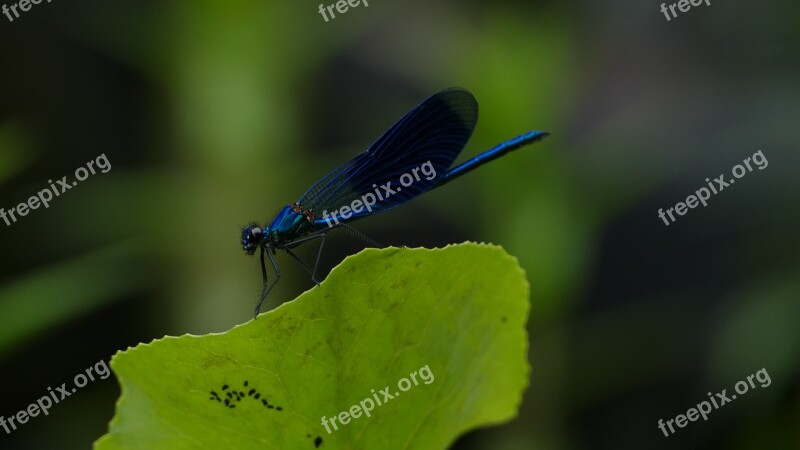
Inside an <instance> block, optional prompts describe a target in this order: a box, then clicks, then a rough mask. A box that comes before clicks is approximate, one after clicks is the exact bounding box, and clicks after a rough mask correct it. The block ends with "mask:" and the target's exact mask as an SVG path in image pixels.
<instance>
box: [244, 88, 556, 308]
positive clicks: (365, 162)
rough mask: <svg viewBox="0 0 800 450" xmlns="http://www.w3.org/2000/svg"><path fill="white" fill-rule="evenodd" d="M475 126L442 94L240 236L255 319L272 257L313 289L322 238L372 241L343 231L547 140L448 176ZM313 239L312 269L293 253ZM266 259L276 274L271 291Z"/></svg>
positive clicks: (463, 97)
mask: <svg viewBox="0 0 800 450" xmlns="http://www.w3.org/2000/svg"><path fill="white" fill-rule="evenodd" d="M477 121H478V102H477V101H476V100H475V97H473V96H472V94H471V93H469V91H467V90H465V89H460V88H449V89H445V90H443V91H440V92H438V93H436V94H434V95H432V96H430V97H429V98H428V99H427V100H425V101H424V102H422V103H421V104H419V105H418V106H417V107H415V108H414V109H412V110H411V111H409V112H408V113H406V115H404V116H403V117H402V118H401V119H400V120H399V121H397V123H395V124H394V125H392V127H391V128H389V130H388V131H386V132H385V133H383V135H382V136H381V137H379V138H378V140H377V141H375V142H374V143H373V144H372V145H370V147H369V148H368V149H367V150H366V151H364V152H363V153H361V154H359V155H356V156H355V157H354V158H353V159H351V160H350V161H348V162H346V163H344V164H342V165H341V166H339V167H337V168H336V169H334V170H333V171H331V172H329V173H328V174H327V175H325V176H324V177H322V178H321V179H320V180H319V181H317V182H316V183H314V185H313V186H311V187H310V188H309V189H308V190H307V191H306V192H305V194H303V196H302V197H300V199H299V200H297V201H296V202H294V203H292V204H291V205H288V206H286V207H284V208H283V209H282V210H281V211H280V212H279V213H278V215H277V216H276V217H275V219H273V220H272V223H271V224H269V225H268V226H265V227H259V226H258V225H255V224H254V225H250V226H248V227H246V228H243V229H242V246H243V247H244V251H245V253H247V254H248V255H253V254H254V253H255V252H256V250H258V249H260V251H261V275H262V281H263V287H262V290H261V296H260V298H259V300H258V304H257V305H256V308H255V315H256V316H257V315H258V312H259V310H260V309H261V305H262V304H263V303H264V300H265V299H266V298H267V295H268V294H269V292H270V291H271V290H272V288H274V287H275V285H276V284H277V283H278V280H280V277H281V272H280V269H279V268H278V265H277V264H276V263H275V258H274V257H273V255H275V254H276V252H277V250H285V251H286V252H287V253H288V254H289V256H291V257H292V258H294V259H295V260H297V262H299V263H300V265H301V266H303V268H304V269H305V270H306V271H307V272H308V273H309V274H311V278H312V280H313V281H314V282H315V283H317V284H319V280H318V279H317V276H316V273H317V266H318V265H319V257H320V255H322V248H323V246H324V244H325V237H326V236H327V234H328V232H330V231H331V230H332V229H334V228H339V227H344V228H347V229H348V230H349V231H351V232H352V233H354V234H356V235H357V236H359V237H361V238H363V239H364V240H366V241H367V242H370V241H371V239H369V238H367V237H366V236H364V235H362V234H361V233H359V232H358V231H356V230H354V229H353V228H352V227H350V226H349V225H347V223H348V222H352V221H354V220H356V219H361V218H363V217H367V216H370V215H373V214H377V213H381V212H384V211H387V210H389V209H391V208H394V207H395V206H399V205H402V204H403V203H406V202H407V201H409V200H411V199H413V198H414V197H416V196H418V195H420V194H422V193H425V192H427V191H430V190H431V189H435V188H437V187H439V186H442V185H444V184H446V183H449V182H450V181H453V180H454V179H456V178H458V177H460V176H461V175H464V174H465V173H467V172H470V171H472V170H474V169H476V168H478V167H480V166H482V165H483V164H486V163H488V162H490V161H493V160H495V159H497V158H499V157H501V156H503V155H505V154H506V153H508V152H510V151H512V150H516V149H518V148H520V147H522V146H525V145H528V144H531V143H533V142H536V141H539V140H541V139H543V138H544V137H546V136H548V134H549V133H547V132H545V131H529V132H527V133H525V134H523V135H521V136H518V137H515V138H514V139H510V140H508V141H505V142H503V143H501V144H499V145H497V146H496V147H494V148H492V149H490V150H487V151H485V152H483V153H481V154H479V155H478V156H475V157H474V158H472V159H470V160H468V161H466V162H464V163H463V164H460V165H458V166H456V167H453V168H451V167H450V166H451V165H452V164H453V161H454V160H455V159H456V157H457V156H458V154H459V153H461V149H463V148H464V146H465V145H466V144H467V141H468V140H469V138H470V136H472V130H474V129H475V124H476V123H477ZM420 171H422V172H423V176H420ZM437 174H438V176H436V175H437ZM431 175H433V176H431ZM392 183H395V184H394V185H393V184H392ZM316 239H319V240H320V245H319V250H318V252H317V260H316V262H315V263H314V267H313V268H311V267H309V266H308V265H307V264H306V263H304V262H303V261H302V260H301V259H300V258H299V257H298V256H297V255H296V254H295V253H294V252H293V251H292V249H294V248H296V247H297V246H299V245H301V244H303V243H305V242H308V241H311V240H316ZM372 242H374V241H372ZM264 254H266V255H267V257H268V258H269V261H270V263H271V264H272V267H273V269H274V270H275V281H273V282H272V284H271V285H270V284H269V281H268V278H267V266H266V263H265V261H264Z"/></svg>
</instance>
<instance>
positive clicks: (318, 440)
mask: <svg viewBox="0 0 800 450" xmlns="http://www.w3.org/2000/svg"><path fill="white" fill-rule="evenodd" d="M320 445H322V438H321V437H319V436H317V438H316V439H314V447H315V448H319V446H320Z"/></svg>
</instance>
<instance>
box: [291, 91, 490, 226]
mask: <svg viewBox="0 0 800 450" xmlns="http://www.w3.org/2000/svg"><path fill="white" fill-rule="evenodd" d="M477 121H478V103H477V101H476V100H475V97H473V96H472V94H470V93H469V92H468V91H466V90H465V89H460V88H450V89H445V90H443V91H440V92H438V93H436V94H434V95H432V96H431V97H429V98H428V99H427V100H425V101H424V102H422V103H421V104H419V105H418V106H417V107H415V108H414V109H412V110H411V111H409V112H408V113H406V115H405V116H403V118H401V119H400V120H399V121H397V123H395V124H394V125H393V126H392V127H391V128H389V130H388V131H386V132H385V133H384V134H383V135H382V136H381V137H380V138H378V140H377V141H375V142H374V143H373V144H372V145H371V146H370V147H369V148H368V149H367V150H366V151H364V152H363V153H361V154H359V155H357V156H356V157H355V158H353V159H351V160H350V161H348V162H347V163H345V164H343V165H341V166H339V167H337V168H336V169H334V170H333V171H331V172H330V173H328V174H327V175H325V176H324V177H323V178H322V179H320V180H319V181H317V182H316V183H314V185H313V186H311V188H309V189H308V191H306V193H305V194H303V196H302V197H301V198H300V200H298V202H297V203H299V204H300V206H301V207H302V208H303V209H306V208H308V209H311V210H313V211H314V214H315V216H316V217H317V219H316V221H315V222H319V223H320V224H322V223H325V221H324V220H323V219H322V215H323V212H324V211H327V212H328V213H329V214H332V213H333V211H337V210H339V209H340V208H341V207H342V206H349V205H350V204H351V203H352V202H353V201H354V200H358V199H361V198H362V196H363V195H364V194H367V193H373V194H374V193H375V191H376V188H375V187H373V185H375V186H377V187H378V189H379V192H381V194H382V195H383V194H384V191H383V190H382V189H380V186H381V185H384V184H386V183H387V182H391V183H392V184H391V187H392V189H393V190H395V191H397V192H396V193H394V194H391V195H389V196H388V197H386V196H384V199H383V200H378V201H377V202H376V204H375V206H373V207H371V209H372V211H371V212H370V211H367V210H362V211H361V212H359V213H357V214H353V216H352V217H350V218H349V219H348V220H354V219H357V218H361V217H365V216H368V215H371V214H376V213H378V212H382V211H386V210H387V209H390V208H393V207H395V206H398V205H400V204H403V203H405V202H407V201H409V200H411V199H412V198H414V197H416V196H418V195H420V194H422V193H423V192H425V191H427V190H429V189H431V188H432V187H433V186H434V185H435V184H436V183H437V182H438V181H439V177H441V176H443V175H444V174H445V172H447V169H449V168H450V166H451V165H452V164H453V161H454V160H455V159H456V157H457V156H458V154H459V153H460V152H461V150H462V149H463V148H464V146H465V145H466V144H467V141H469V138H470V137H471V136H472V131H473V130H474V129H475V124H476V123H477ZM428 162H430V163H431V165H432V166H433V168H434V170H435V173H436V177H434V178H432V179H431V180H427V179H426V177H424V176H420V177H419V178H420V179H419V180H418V181H417V180H416V179H415V181H414V182H413V183H412V184H411V185H410V186H407V187H402V190H400V191H398V190H397V189H396V188H397V187H398V186H400V182H399V179H400V176H401V175H403V174H405V173H409V172H411V170H412V169H414V168H417V167H421V166H422V165H423V164H426V163H428ZM340 220H342V219H340Z"/></svg>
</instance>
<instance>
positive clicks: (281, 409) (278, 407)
mask: <svg viewBox="0 0 800 450" xmlns="http://www.w3.org/2000/svg"><path fill="white" fill-rule="evenodd" d="M275 409H277V410H278V411H283V408H281V407H280V406H276V407H275Z"/></svg>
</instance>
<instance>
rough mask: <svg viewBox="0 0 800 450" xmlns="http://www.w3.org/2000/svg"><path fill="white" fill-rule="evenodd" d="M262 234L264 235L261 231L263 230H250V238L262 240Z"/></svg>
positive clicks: (256, 228)
mask: <svg viewBox="0 0 800 450" xmlns="http://www.w3.org/2000/svg"><path fill="white" fill-rule="evenodd" d="M262 234H264V233H263V232H262V231H261V228H258V227H255V228H253V229H252V230H250V236H252V237H253V238H256V239H258V238H260V237H261V235H262Z"/></svg>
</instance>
